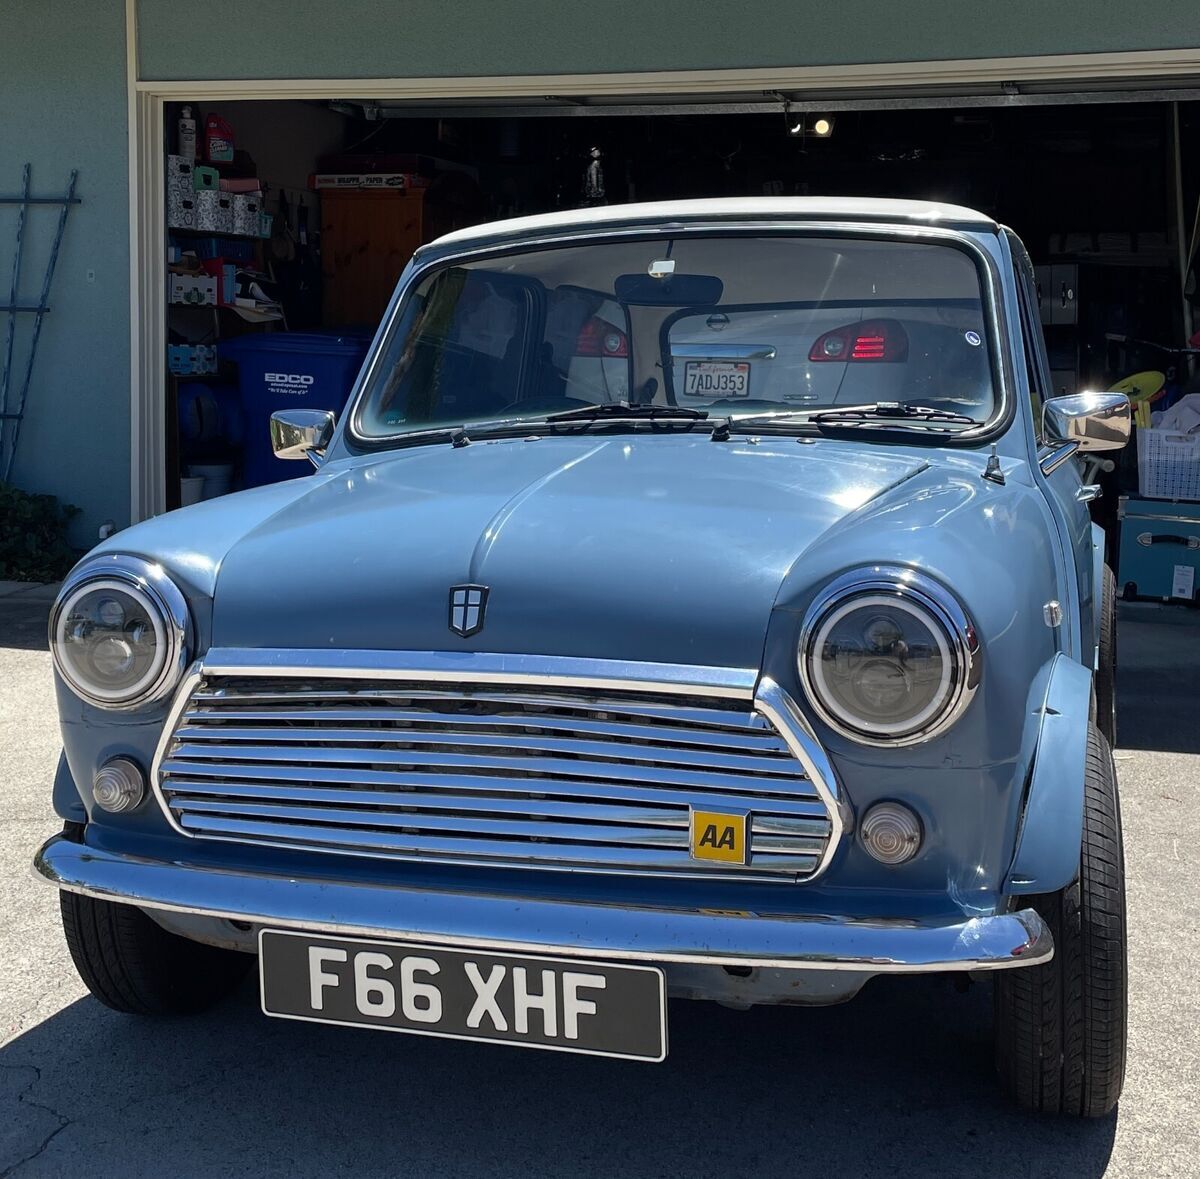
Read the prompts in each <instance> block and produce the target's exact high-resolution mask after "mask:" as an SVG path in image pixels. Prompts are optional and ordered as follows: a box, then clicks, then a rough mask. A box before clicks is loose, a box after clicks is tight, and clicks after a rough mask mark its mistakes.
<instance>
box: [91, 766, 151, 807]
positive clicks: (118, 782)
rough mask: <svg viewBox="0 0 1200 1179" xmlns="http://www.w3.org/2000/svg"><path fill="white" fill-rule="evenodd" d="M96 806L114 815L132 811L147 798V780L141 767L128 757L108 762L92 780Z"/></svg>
mask: <svg viewBox="0 0 1200 1179" xmlns="http://www.w3.org/2000/svg"><path fill="white" fill-rule="evenodd" d="M92 797H93V798H94V799H95V800H96V805H97V806H98V807H100V808H102V809H103V810H106V811H111V812H112V813H113V814H114V815H117V814H121V813H122V812H124V811H131V810H133V809H134V807H136V806H138V805H139V804H140V803H141V801H142V799H143V798H145V797H146V779H145V776H144V775H143V774H142V770H141V767H140V766H139V765H138V764H137V763H136V762H133V761H130V760H129V758H127V757H114V758H113V759H112V761H106V762H105V763H104V765H102V766H101V767H100V769H99V771H98V772H97V774H96V776H95V778H94V779H93V780H92Z"/></svg>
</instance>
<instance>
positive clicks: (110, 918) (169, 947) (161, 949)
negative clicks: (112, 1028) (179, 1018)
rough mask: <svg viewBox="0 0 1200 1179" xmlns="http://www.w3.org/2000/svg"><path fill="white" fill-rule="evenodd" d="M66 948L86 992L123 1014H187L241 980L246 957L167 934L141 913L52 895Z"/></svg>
mask: <svg viewBox="0 0 1200 1179" xmlns="http://www.w3.org/2000/svg"><path fill="white" fill-rule="evenodd" d="M59 898H60V904H61V908H62V923H63V932H64V933H65V934H66V938H67V949H68V950H70V952H71V959H72V961H73V962H74V963H75V969H76V970H77V971H79V977H80V978H81V979H83V981H84V984H85V985H86V986H87V989H88V990H89V991H91V992H92V994H93V995H95V996H96V998H97V999H99V1000H100V1002H101V1003H103V1004H104V1005H105V1006H106V1007H111V1008H112V1009H113V1010H114V1011H123V1012H125V1013H126V1014H129V1015H192V1014H195V1013H196V1012H199V1011H204V1010H205V1009H207V1008H209V1007H211V1006H213V1004H214V1003H217V1002H219V1001H220V1000H221V999H223V998H224V997H225V996H226V995H228V994H229V992H230V991H232V990H233V989H234V988H235V987H236V986H237V985H238V984H239V983H240V982H241V981H242V979H243V978H244V977H245V975H246V972H247V970H249V969H250V965H251V963H252V962H253V961H254V956H253V955H252V954H240V953H238V952H237V951H236V950H224V949H221V948H219V947H217V946H207V945H204V944H202V943H201V942H193V941H190V940H189V939H187V938H182V937H179V936H178V935H176V934H173V933H168V932H167V931H166V930H165V929H163V928H162V926H160V925H158V924H156V923H155V922H154V921H152V920H151V919H150V918H149V917H147V916H146V914H145V913H143V912H142V911H141V909H137V908H135V907H134V906H133V905H121V904H117V903H116V902H115V901H100V900H96V899H95V898H93V897H87V896H80V895H78V894H76V893H72V892H61V893H59Z"/></svg>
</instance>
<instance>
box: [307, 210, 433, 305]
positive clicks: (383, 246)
mask: <svg viewBox="0 0 1200 1179" xmlns="http://www.w3.org/2000/svg"><path fill="white" fill-rule="evenodd" d="M428 195H429V194H428V191H427V190H426V189H422V188H415V189H409V190H405V191H403V192H398V191H395V190H379V189H367V190H357V189H350V190H347V191H344V192H336V191H328V190H327V191H325V192H322V193H321V269H322V271H323V274H324V280H325V281H324V321H325V325H326V326H327V327H349V326H351V325H353V326H362V327H372V328H373V327H375V325H376V324H378V322H379V320H380V319H381V318H382V316H383V313H384V311H385V310H386V308H387V305H388V300H389V299H390V298H391V297H392V291H394V290H395V288H396V280H397V279H398V278H399V277H400V273H401V271H403V269H404V267H405V266H406V265H407V264H408V260H409V259H410V258H411V257H412V255H413V252H414V251H415V250H416V248H417V247H418V246H419V245H421V244H422V243H424V242H427V241H430V240H432V239H433V238H435V237H437V236H438V235H439V234H441V233H444V232H446V230H447V229H448V228H449V227H450V226H449V224H447V222H448V221H449V218H446V217H445V216H442V215H439V213H438V211H437V210H438V207H439V206H438V204H437V202H436V201H430V200H429V199H428Z"/></svg>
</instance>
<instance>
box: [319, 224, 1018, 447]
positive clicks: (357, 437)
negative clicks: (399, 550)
mask: <svg viewBox="0 0 1200 1179" xmlns="http://www.w3.org/2000/svg"><path fill="white" fill-rule="evenodd" d="M973 232H976V233H984V232H991V231H990V230H985V229H984V228H983V227H981V228H980V229H978V230H975V231H973ZM754 234H758V235H763V236H771V235H785V234H792V235H796V236H803V237H848V238H856V239H867V240H878V241H908V242H923V243H927V244H931V245H933V244H940V245H945V246H949V247H952V248H956V249H959V250H962V251H963V252H965V253H967V254H968V255H970V257H971V259H972V260H973V261H974V263H975V265H976V270H977V272H978V274H979V279H980V284H979V286H980V295H981V298H982V302H983V305H984V316H985V321H986V326H987V331H988V341H987V342H988V354H989V360H990V361H991V372H992V388H993V392H994V395H995V398H994V399H995V404H994V406H993V407H992V413H991V414H990V415H989V417H988V418H987V420H986V421H984V422H981V423H980V424H979V425H978V426H972V427H970V428H968V429H964V430H961V431H957V432H955V433H952V434H945V435H936V436H934V440H935V441H936V443H937V445H938V446H942V447H959V446H978V445H979V444H981V443H984V442H988V441H990V440H992V439H993V438H995V437H998V436H999V435H1000V434H1001V433H1003V431H1004V430H1006V429H1007V428H1008V426H1009V424H1010V422H1011V421H1012V417H1013V414H1014V412H1015V406H1016V398H1015V396H1014V394H1013V377H1012V367H1011V366H1012V357H1011V355H1010V351H1011V349H1010V346H1009V343H1008V339H1007V331H1006V325H1005V322H1004V316H1005V312H1004V294H1003V282H1002V280H1001V277H1000V271H999V269H998V267H997V265H996V260H995V259H994V258H993V257H992V255H991V254H990V253H989V252H988V251H987V250H986V249H984V247H983V246H982V245H980V243H979V242H978V241H976V240H975V238H974V237H973V236H972V232H969V231H966V230H962V229H953V228H949V227H946V226H936V225H928V226H926V225H918V224H913V223H905V222H895V223H893V222H887V221H856V220H827V221H823V220H820V219H819V218H809V219H804V218H798V217H797V216H796V215H795V214H789V215H782V216H780V217H777V218H772V217H754V218H745V219H735V218H725V219H722V218H721V217H719V216H714V217H713V218H711V219H708V218H704V219H699V218H698V219H696V220H687V221H675V220H672V221H669V222H666V223H664V224H660V225H655V224H653V223H646V222H640V223H633V224H629V225H618V226H614V227H611V228H606V229H597V228H594V227H589V226H587V225H579V226H572V227H567V228H564V229H560V230H557V231H551V230H547V231H544V232H537V233H534V234H531V235H530V236H529V237H525V238H514V239H511V240H506V241H502V242H493V243H490V244H477V245H474V246H463V247H457V248H448V249H446V250H445V252H440V251H439V250H438V245H437V243H436V242H431V243H430V244H429V245H428V246H426V247H424V248H423V249H421V250H419V251H418V252H417V253H416V255H414V257H413V260H412V261H411V262H410V263H409V265H408V267H407V268H406V269H405V271H404V273H403V274H401V276H400V280H399V282H398V284H397V287H396V290H395V292H394V293H393V295H392V298H391V302H390V303H389V304H388V307H387V310H386V311H385V312H384V315H383V318H382V320H381V321H380V327H379V330H378V331H377V332H376V334H375V339H374V342H373V343H372V345H371V351H370V352H369V353H368V356H367V362H366V364H365V366H364V367H363V369H362V371H361V372H360V373H359V376H358V379H357V381H356V382H355V385H354V389H353V390H352V392H351V395H350V397H349V399H348V400H347V403H346V404H347V412H346V413H345V414H344V415H343V419H344V423H345V424H344V425H343V426H341V427H340V428H339V435H338V437H339V438H345V439H348V440H349V442H350V443H351V444H352V445H353V447H356V448H358V449H359V451H360V452H366V453H371V452H375V451H379V450H387V449H390V448H393V447H395V446H398V445H402V444H403V442H404V439H405V438H406V436H407V435H409V434H411V435H412V436H414V437H419V436H421V435H428V434H429V431H425V430H414V431H408V432H404V431H401V432H397V433H394V434H386V435H379V436H373V435H369V434H366V433H364V432H361V431H360V430H359V429H358V421H359V416H360V414H361V412H362V410H363V407H364V403H365V400H366V396H367V392H368V390H369V388H370V387H371V385H372V382H373V381H374V380H375V376H376V368H377V366H378V363H379V360H380V357H382V356H383V355H384V354H385V352H386V351H387V347H388V345H389V343H390V341H391V339H392V334H393V332H394V331H395V330H396V329H397V327H398V325H399V322H400V310H401V308H402V307H403V305H404V302H405V299H406V298H407V296H408V294H409V292H410V291H412V290H413V289H414V288H415V287H416V286H417V284H418V283H420V282H422V281H423V280H424V279H425V277H426V276H427V275H428V274H430V273H431V272H433V271H434V270H438V269H441V268H443V267H445V266H449V265H455V264H460V263H463V262H468V261H471V260H473V259H479V258H489V257H497V256H504V255H506V254H517V253H524V252H527V251H529V250H534V249H540V248H548V249H553V248H556V247H562V246H572V245H581V244H587V243H596V242H606V241H629V240H637V239H641V240H653V239H655V238H663V237H673V238H675V237H687V236H700V237H728V236H747V235H754ZM474 424H476V425H482V424H483V419H480V420H477V421H476V422H475V423H474ZM526 424H527V425H528V426H530V427H532V426H534V425H536V424H537V419H536V418H530V419H529V420H528V423H526ZM454 426H455V423H447V424H446V426H445V429H452V428H454ZM441 432H442V430H440V429H439V430H437V431H434V433H438V434H440V433H441ZM914 440H918V435H916V434H915V433H914V434H913V435H912V436H911V437H910V436H909V435H906V434H904V433H902V432H900V431H897V441H898V442H903V443H908V442H911V441H914ZM335 441H336V440H335ZM352 453H353V451H352Z"/></svg>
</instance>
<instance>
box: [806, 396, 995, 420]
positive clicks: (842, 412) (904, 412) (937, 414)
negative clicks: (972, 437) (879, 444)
mask: <svg viewBox="0 0 1200 1179" xmlns="http://www.w3.org/2000/svg"><path fill="white" fill-rule="evenodd" d="M808 420H809V421H810V422H812V423H813V424H814V425H816V426H824V425H827V424H828V425H831V426H838V425H841V424H843V423H845V424H846V425H848V426H853V425H855V424H856V423H858V422H864V423H868V424H871V425H874V424H875V423H877V422H878V423H881V424H890V423H892V422H905V421H910V422H948V423H950V424H952V425H956V426H978V425H979V423H978V422H977V421H976V420H975V419H974V418H972V417H968V416H967V415H966V414H961V413H954V412H952V411H951V410H946V409H934V408H933V406H931V405H913V404H912V403H911V402H907V401H877V402H876V403H875V404H874V405H848V406H846V408H845V409H826V410H822V411H821V412H820V413H815V414H813V415H812V416H811V417H810V418H809V419H808Z"/></svg>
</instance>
